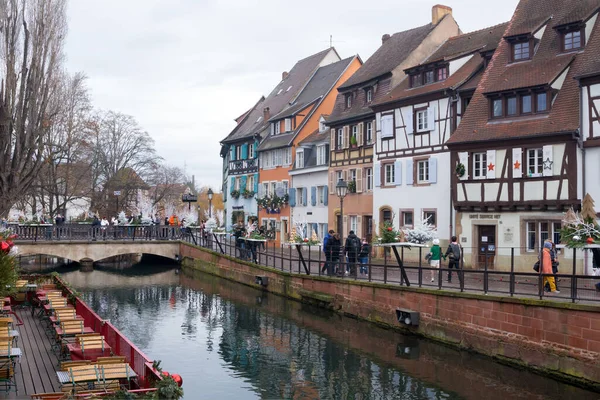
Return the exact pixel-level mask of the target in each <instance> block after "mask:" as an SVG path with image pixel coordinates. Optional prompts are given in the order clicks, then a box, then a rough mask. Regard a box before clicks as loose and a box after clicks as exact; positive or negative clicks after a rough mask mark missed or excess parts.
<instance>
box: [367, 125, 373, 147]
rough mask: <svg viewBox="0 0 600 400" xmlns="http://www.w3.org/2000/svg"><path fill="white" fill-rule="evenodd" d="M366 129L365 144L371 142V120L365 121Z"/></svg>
mask: <svg viewBox="0 0 600 400" xmlns="http://www.w3.org/2000/svg"><path fill="white" fill-rule="evenodd" d="M366 128H367V129H366V131H367V144H371V143H373V123H372V122H367V123H366Z"/></svg>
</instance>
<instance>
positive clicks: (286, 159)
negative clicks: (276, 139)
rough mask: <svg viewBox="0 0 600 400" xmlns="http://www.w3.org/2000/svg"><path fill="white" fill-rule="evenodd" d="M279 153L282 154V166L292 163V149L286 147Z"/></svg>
mask: <svg viewBox="0 0 600 400" xmlns="http://www.w3.org/2000/svg"><path fill="white" fill-rule="evenodd" d="M280 151H282V152H283V165H290V164H291V163H292V149H291V148H290V147H288V148H287V149H283V150H280Z"/></svg>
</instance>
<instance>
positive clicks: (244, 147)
mask: <svg viewBox="0 0 600 400" xmlns="http://www.w3.org/2000/svg"><path fill="white" fill-rule="evenodd" d="M246 159H248V143H244V144H243V145H242V160H246Z"/></svg>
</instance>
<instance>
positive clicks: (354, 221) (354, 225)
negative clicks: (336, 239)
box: [350, 215, 358, 233]
mask: <svg viewBox="0 0 600 400" xmlns="http://www.w3.org/2000/svg"><path fill="white" fill-rule="evenodd" d="M350 230H351V231H354V233H356V232H358V217H357V216H356V215H352V216H350Z"/></svg>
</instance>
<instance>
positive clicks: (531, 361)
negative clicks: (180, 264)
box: [181, 243, 600, 390]
mask: <svg viewBox="0 0 600 400" xmlns="http://www.w3.org/2000/svg"><path fill="white" fill-rule="evenodd" d="M181 255H182V257H183V260H184V265H185V266H187V267H190V268H193V269H197V270H201V271H204V272H207V273H210V274H213V275H216V276H219V277H222V278H226V279H230V280H233V281H236V282H240V283H243V284H246V285H249V286H254V287H258V285H257V284H256V283H255V277H256V276H257V275H260V276H266V277H268V278H269V283H268V286H267V287H266V288H265V290H268V291H269V292H272V293H276V294H279V295H282V296H286V297H288V298H292V299H296V300H299V301H302V302H306V303H312V304H316V305H319V306H322V307H326V308H331V309H333V310H335V311H337V312H340V313H343V314H346V315H351V316H355V317H357V318H360V319H363V320H366V321H370V322H373V323H375V324H377V325H380V326H384V327H389V328H393V329H398V330H403V329H405V328H403V327H402V326H400V324H399V323H398V321H397V320H396V314H395V310H396V308H405V309H411V310H414V311H418V312H420V313H421V322H420V325H419V326H418V327H415V328H410V331H411V332H413V333H415V334H418V335H421V336H424V337H427V338H430V339H432V340H436V341H438V342H442V343H446V344H449V345H452V346H456V347H459V348H462V349H467V350H471V351H476V352H478V353H481V354H485V355H488V356H491V357H494V358H495V359H497V360H499V361H501V362H506V363H509V364H512V365H517V366H522V367H527V368H530V369H533V370H536V371H538V372H541V373H544V374H547V375H551V376H554V377H556V378H559V379H563V380H567V381H570V382H572V383H577V384H580V385H583V386H585V387H588V388H589V387H591V388H594V389H595V390H600V363H599V360H600V307H598V306H592V305H578V304H571V303H562V302H552V301H540V300H534V299H518V298H505V297H499V296H492V295H489V296H484V295H477V294H467V293H457V292H452V291H444V290H431V289H418V288H413V287H410V288H408V287H401V286H391V285H383V284H378V283H369V282H360V281H352V280H340V279H329V278H326V277H318V276H306V275H292V274H289V273H285V272H281V271H277V270H273V269H271V268H266V267H261V266H258V265H254V264H250V263H246V262H243V261H239V260H237V259H235V258H232V257H229V256H225V255H221V254H218V253H213V252H210V251H208V250H206V249H203V248H200V247H194V246H191V245H187V244H184V243H182V244H181Z"/></svg>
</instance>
